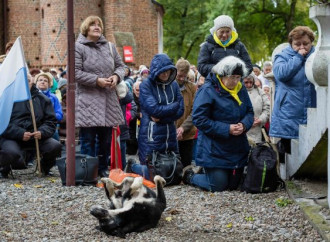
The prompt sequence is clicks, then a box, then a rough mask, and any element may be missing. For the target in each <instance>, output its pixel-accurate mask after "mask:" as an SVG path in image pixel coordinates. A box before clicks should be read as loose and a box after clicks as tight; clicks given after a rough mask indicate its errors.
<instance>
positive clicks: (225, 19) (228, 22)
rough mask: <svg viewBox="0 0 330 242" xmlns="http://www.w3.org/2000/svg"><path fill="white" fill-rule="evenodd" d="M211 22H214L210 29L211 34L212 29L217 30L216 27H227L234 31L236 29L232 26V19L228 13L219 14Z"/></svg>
mask: <svg viewBox="0 0 330 242" xmlns="http://www.w3.org/2000/svg"><path fill="white" fill-rule="evenodd" d="M213 22H214V26H213V27H212V28H211V29H210V32H211V34H212V35H213V33H214V31H217V30H218V29H220V28H222V27H228V28H230V29H231V30H233V31H235V32H236V29H235V27H234V21H233V19H232V18H231V17H229V16H228V15H220V16H218V17H217V18H216V19H214V20H213Z"/></svg>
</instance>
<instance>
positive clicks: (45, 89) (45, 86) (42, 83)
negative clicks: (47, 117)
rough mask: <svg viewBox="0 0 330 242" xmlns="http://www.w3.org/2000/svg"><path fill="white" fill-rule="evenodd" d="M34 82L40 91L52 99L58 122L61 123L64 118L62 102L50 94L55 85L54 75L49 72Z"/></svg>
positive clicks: (41, 74)
mask: <svg viewBox="0 0 330 242" xmlns="http://www.w3.org/2000/svg"><path fill="white" fill-rule="evenodd" d="M34 82H35V84H36V86H37V88H38V89H39V91H40V92H42V93H43V94H45V95H46V96H47V97H48V98H49V99H50V101H51V102H52V104H53V107H54V111H55V115H56V119H57V121H61V120H62V118H63V112H62V107H61V104H60V101H59V100H58V98H57V97H56V95H55V94H53V93H51V92H50V88H51V86H52V83H53V77H52V75H51V74H50V73H49V72H43V73H40V74H38V75H37V76H36V77H35V78H34Z"/></svg>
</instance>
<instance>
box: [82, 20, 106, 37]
mask: <svg viewBox="0 0 330 242" xmlns="http://www.w3.org/2000/svg"><path fill="white" fill-rule="evenodd" d="M95 22H99V23H100V25H101V33H103V29H104V27H103V22H102V19H101V18H100V17H98V16H89V17H87V18H86V19H85V20H84V21H83V22H82V24H81V25H80V33H81V34H82V35H84V36H85V37H86V36H87V33H88V29H89V27H90V26H91V25H92V24H93V23H95Z"/></svg>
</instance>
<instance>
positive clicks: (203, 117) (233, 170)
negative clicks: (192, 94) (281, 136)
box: [183, 56, 254, 192]
mask: <svg viewBox="0 0 330 242" xmlns="http://www.w3.org/2000/svg"><path fill="white" fill-rule="evenodd" d="M212 71H213V72H214V73H210V74H209V75H208V77H207V78H206V80H205V84H204V85H203V86H202V87H201V88H200V89H199V90H198V91H197V94H196V98H195V101H194V107H193V114H192V116H193V123H194V124H195V126H196V127H197V128H198V130H199V131H198V132H199V133H198V138H197V156H196V165H198V166H202V167H203V168H204V171H205V173H204V174H195V173H194V171H193V170H192V168H189V169H187V170H186V171H185V173H184V175H183V182H184V183H186V184H190V185H195V186H198V187H200V188H202V189H205V190H208V191H212V192H216V191H223V190H226V189H229V190H232V189H236V188H237V187H238V185H239V181H240V178H241V175H242V173H243V168H244V166H245V165H246V163H247V160H248V154H249V150H250V146H249V143H248V140H247V136H246V132H247V131H248V130H249V129H250V128H251V126H252V124H253V121H254V114H253V108H252V104H251V101H250V98H249V95H248V93H247V91H246V88H245V87H244V86H243V85H242V83H241V82H240V79H241V77H244V76H246V75H247V70H246V67H245V64H244V62H243V61H242V60H240V59H239V58H237V57H234V56H228V57H225V58H223V59H222V60H221V61H220V62H219V63H218V64H217V65H215V66H214V68H213V69H212Z"/></svg>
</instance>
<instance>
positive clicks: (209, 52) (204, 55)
mask: <svg viewBox="0 0 330 242" xmlns="http://www.w3.org/2000/svg"><path fill="white" fill-rule="evenodd" d="M230 55H232V56H235V57H238V58H240V59H241V60H242V61H244V63H245V65H246V68H247V69H248V73H251V72H252V70H253V67H252V62H251V59H250V56H249V53H248V52H247V50H246V48H245V45H244V44H243V43H242V42H241V41H240V40H239V39H237V40H236V41H235V42H234V43H232V44H231V45H229V46H228V47H226V48H223V47H222V46H220V45H218V44H217V43H216V42H215V41H214V39H213V36H212V35H211V34H210V35H209V36H208V37H207V39H206V42H204V43H203V44H202V46H201V50H200V52H199V55H198V61H197V69H198V72H199V73H200V74H201V75H202V76H204V77H207V75H208V74H209V73H210V72H211V70H212V68H213V66H214V65H215V64H217V63H218V62H219V61H220V60H221V59H222V58H224V57H226V56H230Z"/></svg>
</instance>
